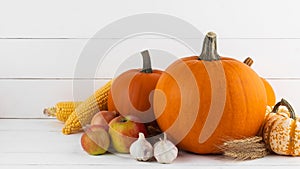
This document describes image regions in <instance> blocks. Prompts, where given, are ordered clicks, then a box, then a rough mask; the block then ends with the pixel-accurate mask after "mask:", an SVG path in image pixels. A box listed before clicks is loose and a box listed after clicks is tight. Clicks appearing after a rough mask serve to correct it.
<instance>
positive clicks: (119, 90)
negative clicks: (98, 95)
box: [108, 50, 162, 123]
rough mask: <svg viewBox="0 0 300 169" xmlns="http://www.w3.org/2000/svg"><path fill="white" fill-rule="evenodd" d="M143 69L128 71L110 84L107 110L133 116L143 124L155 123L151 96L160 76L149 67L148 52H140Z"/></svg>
mask: <svg viewBox="0 0 300 169" xmlns="http://www.w3.org/2000/svg"><path fill="white" fill-rule="evenodd" d="M141 54H142V56H143V68H142V69H131V70H128V71H126V72H124V73H122V74H121V75H119V76H118V77H117V78H115V79H114V80H113V82H112V86H111V91H110V93H109V95H108V110H109V111H118V112H119V113H120V114H121V115H123V116H126V115H134V116H137V117H139V118H138V119H140V120H141V122H143V123H147V122H152V121H155V117H154V114H153V108H152V98H151V97H152V94H151V92H152V91H153V90H154V89H155V87H156V83H157V81H158V79H159V77H160V75H161V73H162V72H161V71H160V70H154V69H152V67H151V60H150V55H149V52H148V51H147V50H146V51H143V52H141Z"/></svg>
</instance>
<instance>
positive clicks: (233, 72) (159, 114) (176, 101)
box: [154, 42, 266, 154]
mask: <svg viewBox="0 0 300 169" xmlns="http://www.w3.org/2000/svg"><path fill="white" fill-rule="evenodd" d="M204 43H205V42H204ZM214 43H215V42H214ZM203 46H205V44H204V45H203ZM211 49H213V50H216V46H215V44H213V47H211ZM211 53H212V54H214V56H217V55H216V52H215V51H214V52H211ZM201 55H202V54H201ZM201 55H200V57H201ZM207 55H208V56H209V53H207V54H206V56H207ZM205 58H206V59H205V60H201V59H199V57H198V56H192V57H187V58H183V59H180V60H178V61H176V62H174V63H173V64H171V65H170V66H169V67H168V68H167V69H166V71H165V72H164V73H163V74H162V76H161V78H160V79H159V81H158V83H157V87H156V91H157V92H155V94H154V113H155V115H156V118H157V122H158V124H159V126H160V128H161V129H162V130H163V131H165V132H167V133H168V135H169V136H170V138H171V139H173V141H174V142H175V143H178V147H179V148H181V149H184V150H187V151H190V152H194V153H198V154H209V153H221V150H220V146H221V145H222V144H223V142H224V141H225V140H226V139H239V138H244V137H251V136H255V135H256V134H257V132H258V131H259V128H260V126H261V124H262V122H263V119H264V112H265V107H266V93H265V89H264V85H263V83H262V81H261V80H260V78H259V76H258V75H257V74H256V73H255V72H254V71H253V70H252V69H251V68H249V67H248V66H246V65H245V64H243V63H241V62H239V61H237V60H235V59H231V58H225V57H220V58H219V59H218V57H213V59H212V60H209V57H205ZM220 66H221V67H222V68H223V70H224V74H225V76H224V77H225V81H226V82H225V83H223V84H212V83H213V82H212V81H218V80H219V78H220V77H210V75H211V72H209V71H208V69H209V70H212V71H213V70H214V69H215V70H217V69H220ZM184 67H187V68H188V69H189V70H190V72H191V73H192V76H194V79H195V81H196V84H197V89H196V91H189V90H182V89H186V88H189V87H190V86H191V83H193V81H188V80H185V81H180V83H181V84H180V85H178V84H177V83H178V80H177V79H179V78H180V79H182V78H184V77H185V76H187V75H185V74H181V73H180V72H181V71H180V69H183V68H184ZM175 72H176V73H175ZM214 73H216V72H213V74H214ZM212 85H216V86H215V87H217V88H219V89H220V91H223V92H225V95H224V97H225V98H226V100H225V101H224V111H223V112H222V113H223V114H222V115H221V117H220V119H218V117H216V118H215V119H213V118H212V119H210V120H207V118H208V117H210V114H208V113H209V111H210V109H211V108H212V107H214V106H216V107H218V106H222V105H212V103H213V100H212V98H213V97H215V96H213V94H212V93H213V92H214V91H212ZM179 86H181V88H180V87H179ZM183 91H185V92H183ZM198 93H199V98H200V100H199V102H197V101H196V102H195V101H194V100H192V99H189V101H190V102H191V103H192V104H194V105H199V107H198V109H197V110H198V111H196V112H190V108H189V107H188V106H186V105H182V97H185V98H193V95H197V94H198ZM221 93H222V92H221ZM214 94H216V95H219V94H220V93H216V92H214ZM220 95H221V94H220ZM217 98H218V97H217ZM220 99H222V98H220ZM180 112H181V113H185V114H189V115H186V116H185V115H180ZM212 113H214V112H212ZM191 115H192V116H193V117H195V119H191V117H190V116H191ZM215 121H219V122H217V126H216V128H215V130H214V131H213V132H212V134H211V135H210V136H209V137H208V139H207V140H204V141H203V142H201V139H200V138H199V137H200V135H201V134H203V132H204V133H205V132H206V131H202V130H203V128H205V127H206V128H207V126H208V128H209V127H211V128H213V127H215V126H214V125H215V124H214V123H215ZM188 127H191V128H190V130H189V131H188V132H187V133H184V132H185V128H188ZM181 137H182V138H181Z"/></svg>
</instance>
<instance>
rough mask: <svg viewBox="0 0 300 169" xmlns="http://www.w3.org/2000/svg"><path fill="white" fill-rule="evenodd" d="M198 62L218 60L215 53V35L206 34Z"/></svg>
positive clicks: (212, 33)
mask: <svg viewBox="0 0 300 169" xmlns="http://www.w3.org/2000/svg"><path fill="white" fill-rule="evenodd" d="M199 60H205V61H214V60H220V55H219V54H218V52H217V35H216V34H215V33H214V32H208V33H207V34H206V36H205V38H204V41H203V46H202V53H201V54H200V56H199Z"/></svg>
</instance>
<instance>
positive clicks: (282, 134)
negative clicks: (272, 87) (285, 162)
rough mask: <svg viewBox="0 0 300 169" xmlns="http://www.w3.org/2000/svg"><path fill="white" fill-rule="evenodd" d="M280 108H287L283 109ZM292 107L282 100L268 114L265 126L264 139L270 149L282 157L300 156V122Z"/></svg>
mask: <svg viewBox="0 0 300 169" xmlns="http://www.w3.org/2000/svg"><path fill="white" fill-rule="evenodd" d="M279 106H285V107H286V108H287V111H286V110H285V109H282V108H281V107H279ZM299 120H300V119H299V118H297V117H296V114H295V112H294V110H293V108H292V106H291V105H290V104H289V103H288V102H287V101H286V100H285V99H281V101H280V102H278V103H277V104H276V105H275V106H274V108H273V110H272V111H271V112H269V113H267V115H266V118H265V122H264V125H263V127H262V128H263V130H262V132H263V139H264V141H265V143H266V144H267V146H268V148H269V149H270V150H271V151H273V152H275V153H276V154H281V155H292V156H299V155H300V122H299Z"/></svg>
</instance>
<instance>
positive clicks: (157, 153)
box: [153, 133, 178, 163]
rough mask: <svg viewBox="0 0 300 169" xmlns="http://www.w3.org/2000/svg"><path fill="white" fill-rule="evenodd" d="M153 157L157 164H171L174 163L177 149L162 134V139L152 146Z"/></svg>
mask: <svg viewBox="0 0 300 169" xmlns="http://www.w3.org/2000/svg"><path fill="white" fill-rule="evenodd" d="M153 147H154V157H155V159H156V160H157V161H158V162H159V163H171V162H172V161H174V160H175V159H176V157H177V154H178V149H177V147H176V146H175V145H174V144H173V143H172V142H171V141H169V140H167V135H166V133H164V139H163V140H162V139H160V141H158V142H157V143H155V144H154V146H153Z"/></svg>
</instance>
